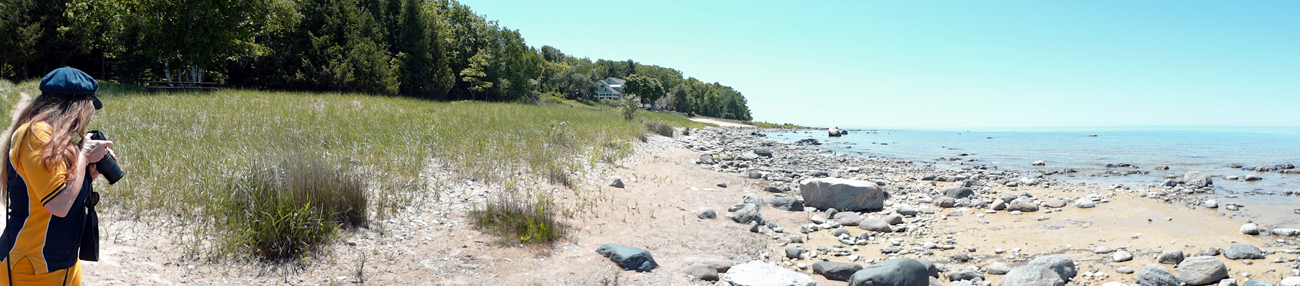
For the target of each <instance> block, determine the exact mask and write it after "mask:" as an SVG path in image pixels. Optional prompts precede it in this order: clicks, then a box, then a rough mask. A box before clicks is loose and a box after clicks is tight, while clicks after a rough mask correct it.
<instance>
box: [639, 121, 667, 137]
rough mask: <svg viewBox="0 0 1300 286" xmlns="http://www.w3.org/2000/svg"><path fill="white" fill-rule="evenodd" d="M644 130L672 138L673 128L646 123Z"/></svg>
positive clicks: (655, 123) (657, 123) (661, 124)
mask: <svg viewBox="0 0 1300 286" xmlns="http://www.w3.org/2000/svg"><path fill="white" fill-rule="evenodd" d="M645 129H648V130H650V132H654V133H655V134H659V135H660V136H664V137H673V127H672V126H668V125H667V124H663V123H659V122H646V123H645Z"/></svg>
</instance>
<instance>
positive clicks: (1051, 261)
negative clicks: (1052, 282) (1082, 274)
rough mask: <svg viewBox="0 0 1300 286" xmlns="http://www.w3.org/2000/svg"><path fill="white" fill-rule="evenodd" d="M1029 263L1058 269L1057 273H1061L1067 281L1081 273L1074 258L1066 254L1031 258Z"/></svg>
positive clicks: (1053, 269) (1054, 269)
mask: <svg viewBox="0 0 1300 286" xmlns="http://www.w3.org/2000/svg"><path fill="white" fill-rule="evenodd" d="M1027 265H1042V266H1047V268H1051V269H1052V271H1056V274H1057V275H1060V276H1061V279H1064V280H1067V281H1069V280H1070V279H1074V276H1076V275H1079V271H1078V270H1076V269H1075V267H1074V260H1073V259H1070V257H1069V256H1064V255H1050V256H1042V257H1038V258H1034V260H1030V261H1029V263H1028V264H1027Z"/></svg>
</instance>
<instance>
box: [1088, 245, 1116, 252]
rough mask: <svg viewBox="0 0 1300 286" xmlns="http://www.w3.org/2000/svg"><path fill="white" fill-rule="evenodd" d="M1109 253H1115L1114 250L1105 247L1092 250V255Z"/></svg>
mask: <svg viewBox="0 0 1300 286" xmlns="http://www.w3.org/2000/svg"><path fill="white" fill-rule="evenodd" d="M1111 252H1115V249H1114V248H1110V247H1105V246H1098V247H1097V249H1093V250H1092V253H1096V254H1107V253H1111Z"/></svg>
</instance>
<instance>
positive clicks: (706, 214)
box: [695, 208, 718, 219]
mask: <svg viewBox="0 0 1300 286" xmlns="http://www.w3.org/2000/svg"><path fill="white" fill-rule="evenodd" d="M695 216H696V217H698V218H701V219H715V218H718V213H717V212H715V211H713V208H701V209H700V210H698V211H696V212H695Z"/></svg>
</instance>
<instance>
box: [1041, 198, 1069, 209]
mask: <svg viewBox="0 0 1300 286" xmlns="http://www.w3.org/2000/svg"><path fill="white" fill-rule="evenodd" d="M1043 206H1045V207H1049V208H1061V207H1065V201H1064V200H1060V199H1056V200H1050V201H1046V202H1043Z"/></svg>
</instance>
